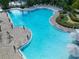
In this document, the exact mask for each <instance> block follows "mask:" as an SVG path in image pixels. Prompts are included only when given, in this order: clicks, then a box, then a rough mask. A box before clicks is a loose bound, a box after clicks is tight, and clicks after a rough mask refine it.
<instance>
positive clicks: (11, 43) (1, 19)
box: [0, 12, 31, 59]
mask: <svg viewBox="0 0 79 59" xmlns="http://www.w3.org/2000/svg"><path fill="white" fill-rule="evenodd" d="M0 26H1V31H0V59H22V56H21V55H20V53H19V52H18V49H17V48H19V47H20V46H22V45H23V44H24V43H26V42H28V39H29V38H27V35H28V36H29V37H30V36H31V34H30V32H29V31H28V30H26V29H23V28H12V27H11V23H10V22H9V20H8V17H7V14H6V13H5V12H3V13H0Z"/></svg>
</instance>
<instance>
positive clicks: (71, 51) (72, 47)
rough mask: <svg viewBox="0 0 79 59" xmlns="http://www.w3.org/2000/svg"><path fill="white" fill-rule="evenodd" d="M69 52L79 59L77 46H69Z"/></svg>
mask: <svg viewBox="0 0 79 59" xmlns="http://www.w3.org/2000/svg"><path fill="white" fill-rule="evenodd" d="M67 49H68V52H69V54H70V55H72V56H73V57H79V47H78V46H77V45H75V44H68V46H67Z"/></svg>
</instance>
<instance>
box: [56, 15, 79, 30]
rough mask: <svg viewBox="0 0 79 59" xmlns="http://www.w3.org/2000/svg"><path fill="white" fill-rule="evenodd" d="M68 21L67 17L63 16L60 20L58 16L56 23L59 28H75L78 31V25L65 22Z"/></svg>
mask: <svg viewBox="0 0 79 59" xmlns="http://www.w3.org/2000/svg"><path fill="white" fill-rule="evenodd" d="M67 21H68V18H67V16H64V17H63V18H61V17H60V16H59V17H58V18H57V19H56V22H57V23H58V24H59V25H61V26H64V27H67V28H75V29H78V28H79V23H76V24H72V23H70V22H67Z"/></svg>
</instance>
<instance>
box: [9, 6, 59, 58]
mask: <svg viewBox="0 0 79 59" xmlns="http://www.w3.org/2000/svg"><path fill="white" fill-rule="evenodd" d="M41 8H46V9H50V10H52V11H54V15H55V13H56V12H58V10H55V9H53V8H51V7H44V6H42V7H39V6H38V7H35V8H34V9H29V8H28V10H35V9H41ZM13 9H14V10H16V8H13ZM18 10H21V9H18ZM24 10H26V9H24ZM54 15H52V16H54ZM52 16H50V18H49V21H50V19H51V17H52ZM9 18H10V19H11V17H10V16H9ZM11 23H12V24H13V22H12V21H11ZM29 31H30V32H31V37H30V39H29V40H28V42H26V43H24V44H23V45H22V46H21V47H19V48H18V52H19V53H20V55H21V56H22V58H23V59H27V56H26V57H25V56H24V55H23V53H22V51H21V49H22V48H23V47H24V46H25V45H26V46H27V45H28V44H30V43H31V40H32V31H31V30H30V29H29Z"/></svg>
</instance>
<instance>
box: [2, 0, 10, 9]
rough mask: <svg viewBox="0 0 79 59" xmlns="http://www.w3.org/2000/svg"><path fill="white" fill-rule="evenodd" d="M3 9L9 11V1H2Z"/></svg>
mask: <svg viewBox="0 0 79 59" xmlns="http://www.w3.org/2000/svg"><path fill="white" fill-rule="evenodd" d="M1 4H2V8H3V9H8V7H9V0H1Z"/></svg>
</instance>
